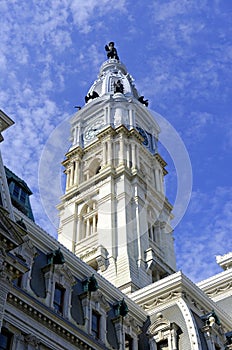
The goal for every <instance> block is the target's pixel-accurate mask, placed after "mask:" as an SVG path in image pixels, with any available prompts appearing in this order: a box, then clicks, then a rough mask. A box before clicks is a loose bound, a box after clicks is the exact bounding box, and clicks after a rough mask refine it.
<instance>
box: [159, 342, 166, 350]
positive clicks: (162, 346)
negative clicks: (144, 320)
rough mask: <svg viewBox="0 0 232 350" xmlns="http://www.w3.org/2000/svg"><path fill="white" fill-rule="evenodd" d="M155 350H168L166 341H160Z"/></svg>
mask: <svg viewBox="0 0 232 350" xmlns="http://www.w3.org/2000/svg"><path fill="white" fill-rule="evenodd" d="M157 350H168V341H167V340H165V341H162V342H160V343H158V344H157Z"/></svg>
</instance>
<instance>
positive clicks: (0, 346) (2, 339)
mask: <svg viewBox="0 0 232 350" xmlns="http://www.w3.org/2000/svg"><path fill="white" fill-rule="evenodd" d="M11 338H12V334H11V333H9V332H8V331H7V330H4V329H2V333H1V334H0V350H10V348H11Z"/></svg>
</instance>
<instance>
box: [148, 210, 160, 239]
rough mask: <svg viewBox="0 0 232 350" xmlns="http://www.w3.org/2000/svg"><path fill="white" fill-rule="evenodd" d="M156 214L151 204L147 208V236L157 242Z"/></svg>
mask: <svg viewBox="0 0 232 350" xmlns="http://www.w3.org/2000/svg"><path fill="white" fill-rule="evenodd" d="M155 223H156V215H155V211H154V210H153V209H152V207H151V206H149V207H148V208H147V226H148V236H149V238H150V239H151V240H152V241H153V242H157V240H158V237H157V228H156V224H155Z"/></svg>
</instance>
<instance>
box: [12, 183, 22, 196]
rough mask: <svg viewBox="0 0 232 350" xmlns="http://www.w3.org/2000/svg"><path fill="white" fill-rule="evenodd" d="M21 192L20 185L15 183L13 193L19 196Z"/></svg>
mask: <svg viewBox="0 0 232 350" xmlns="http://www.w3.org/2000/svg"><path fill="white" fill-rule="evenodd" d="M19 192H20V187H19V186H18V185H17V184H15V185H14V190H13V195H14V196H15V197H17V198H18V197H19Z"/></svg>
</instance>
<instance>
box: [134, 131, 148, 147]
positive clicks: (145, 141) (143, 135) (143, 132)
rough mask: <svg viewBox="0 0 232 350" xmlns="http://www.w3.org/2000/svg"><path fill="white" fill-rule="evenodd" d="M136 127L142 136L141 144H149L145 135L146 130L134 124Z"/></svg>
mask: <svg viewBox="0 0 232 350" xmlns="http://www.w3.org/2000/svg"><path fill="white" fill-rule="evenodd" d="M136 129H137V130H138V132H139V133H140V135H141V136H142V137H143V138H144V141H143V144H144V146H146V147H147V146H148V145H149V141H148V137H147V133H146V131H145V130H143V129H142V128H141V127H140V126H136Z"/></svg>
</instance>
